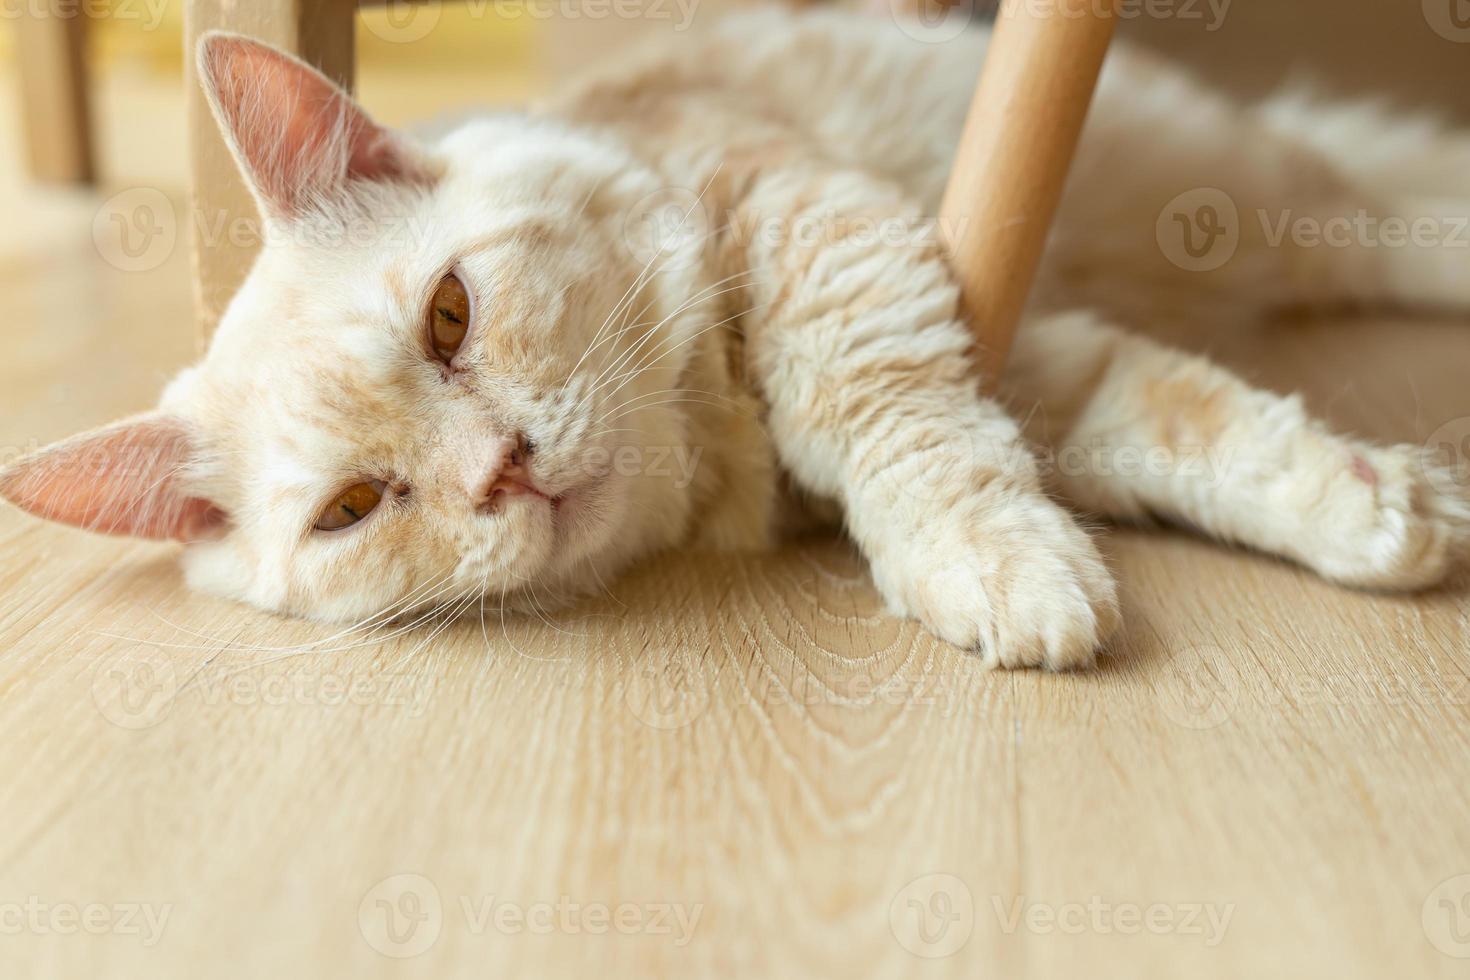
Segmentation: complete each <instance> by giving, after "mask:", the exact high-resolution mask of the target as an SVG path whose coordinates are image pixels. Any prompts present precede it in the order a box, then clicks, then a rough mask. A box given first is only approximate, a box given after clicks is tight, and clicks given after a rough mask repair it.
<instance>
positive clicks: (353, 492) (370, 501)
mask: <svg viewBox="0 0 1470 980" xmlns="http://www.w3.org/2000/svg"><path fill="white" fill-rule="evenodd" d="M387 489H388V488H387V485H386V484H384V483H381V482H379V481H377V480H370V481H368V482H367V483H358V484H356V485H354V486H350V487H348V488H347V489H346V490H343V491H342V492H341V493H340V494H338V495H337V499H336V500H333V501H332V502H331V503H330V504H328V505H327V507H326V509H325V510H323V511H322V513H321V516H320V517H318V518H317V520H316V529H317V530H318V531H340V530H342V528H344V527H351V526H352V525H354V524H356V523H357V522H358V521H360V520H362V519H363V518H364V517H366V516H368V515H369V514H371V513H372V512H373V509H374V508H375V507H377V506H378V504H379V503H381V502H382V500H383V494H384V492H386V490H387Z"/></svg>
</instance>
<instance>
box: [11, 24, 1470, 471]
mask: <svg viewBox="0 0 1470 980" xmlns="http://www.w3.org/2000/svg"><path fill="white" fill-rule="evenodd" d="M240 2H242V3H243V2H248V0H240ZM740 2H746V0H616V6H614V5H613V4H612V3H610V2H607V0H531V3H529V4H528V3H527V2H526V0H465V2H463V3H454V2H449V3H442V4H441V3H438V2H435V0H430V2H425V3H420V4H417V5H413V6H400V7H399V8H397V9H396V10H395V9H384V8H377V9H369V10H366V11H363V12H362V13H360V14H359V20H358V25H357V32H356V42H355V43H356V49H357V61H358V91H359V94H360V96H361V98H362V100H363V101H364V103H365V104H366V105H367V107H368V108H369V109H370V110H371V111H372V112H373V113H374V114H375V115H376V116H377V117H378V118H380V119H381V120H383V121H384V122H387V123H390V124H402V123H405V122H410V121H416V120H424V119H429V118H433V117H435V116H439V115H443V114H446V113H454V112H455V111H456V110H463V109H465V108H468V107H476V106H485V107H495V106H501V107H504V106H515V105H522V104H524V103H525V102H526V101H527V100H529V99H531V98H534V97H535V96H536V95H537V94H538V93H542V92H545V91H546V90H547V89H549V88H550V87H551V86H552V85H554V84H555V82H556V80H557V79H558V78H560V77H562V76H564V75H566V74H568V73H570V72H572V71H575V70H578V69H581V68H584V67H586V65H588V64H589V63H591V62H594V61H596V60H598V59H601V58H609V57H614V56H616V54H617V52H618V51H619V49H620V48H621V46H623V45H624V44H626V43H629V42H631V41H633V40H636V39H638V38H640V37H641V36H643V35H648V34H653V33H657V32H661V31H662V32H677V31H679V30H681V29H685V28H687V27H688V26H689V23H690V21H691V20H694V21H702V20H704V19H707V18H711V17H714V16H717V15H718V14H720V13H721V12H723V11H725V10H728V9H730V8H732V7H734V6H735V5H737V4H738V3H740ZM812 2H815V0H812ZM835 2H841V3H843V4H844V5H848V6H851V7H853V8H858V7H863V6H866V7H867V8H868V13H867V15H868V16H874V15H875V14H874V13H873V12H872V11H873V5H874V4H881V3H883V2H884V0H835ZM892 2H895V3H908V2H916V3H917V2H933V0H892ZM976 2H979V3H982V4H983V3H986V2H988V0H976ZM57 5H60V7H59V8H58V7H57ZM640 5H641V6H640ZM183 8H184V3H183V0H0V214H3V215H4V220H3V221H0V332H3V336H4V337H5V338H6V342H7V345H8V347H7V353H8V354H9V355H10V358H11V368H10V370H9V371H6V372H4V373H3V374H0V382H3V383H4V384H5V386H6V387H7V395H8V396H9V397H8V398H7V399H6V400H7V402H8V403H9V404H8V405H7V406H6V411H5V413H4V414H5V415H7V416H8V422H9V423H10V424H11V425H12V426H13V427H14V428H15V430H16V431H19V432H25V433H27V434H29V436H30V437H36V438H55V437H59V436H62V435H65V434H67V433H68V432H69V431H72V430H73V429H74V428H75V427H76V426H77V425H78V422H79V420H91V419H96V420H101V419H105V418H109V417H112V416H115V415H117V414H118V413H120V412H124V411H131V410H135V409H139V408H143V407H146V406H147V405H148V404H149V403H151V401H152V399H153V397H154V395H155V394H156V392H157V391H158V390H159V388H160V387H161V386H162V384H163V383H164V381H165V380H166V379H167V377H168V376H169V375H170V374H171V373H172V372H173V371H174V370H175V369H176V368H177V367H178V366H179V365H181V364H183V363H185V362H186V361H187V360H189V359H190V358H191V357H192V356H193V354H194V352H195V344H196V340H197V335H196V333H195V331H194V329H193V326H192V322H193V309H194V308H193V299H192V296H191V292H190V290H191V285H190V283H191V278H190V271H189V261H188V248H187V243H186V239H187V235H186V234H185V233H183V232H180V233H179V234H178V236H177V237H178V242H177V244H175V245H173V246H171V248H170V250H169V251H168V252H167V254H166V255H165V256H164V257H163V259H162V260H161V261H159V262H157V263H156V264H151V265H149V266H148V267H147V268H138V267H127V268H120V266H128V263H127V262H120V261H119V258H120V257H119V256H115V255H113V256H109V255H108V254H106V252H107V249H106V247H104V246H103V245H102V244H100V243H99V242H100V239H99V238H98V235H99V234H100V232H99V230H98V228H97V226H96V222H97V221H98V220H99V219H98V216H99V215H101V214H103V212H104V210H105V208H104V206H103V202H107V201H109V200H112V199H113V198H114V196H116V195H119V194H124V193H136V192H137V189H139V188H143V189H146V190H147V192H148V193H153V194H159V195H162V196H164V197H166V198H167V199H168V200H169V201H172V202H181V201H182V200H183V197H184V193H185V190H186V184H187V163H188V159H189V155H188V151H187V143H188V140H187V133H186V126H185V121H186V113H185V105H184V93H183V83H182V70H183V40H182V38H183V26H184V25H183V21H184V13H183ZM37 9H73V10H78V9H79V10H81V11H83V12H84V13H83V16H84V17H85V23H86V28H87V40H86V44H85V63H86V65H87V67H88V70H89V74H90V81H89V84H88V85H87V92H88V94H89V99H90V102H91V108H92V112H91V116H92V126H91V132H92V135H93V143H94V150H95V153H94V156H95V160H96V171H97V181H96V183H95V185H93V186H91V187H85V186H81V187H79V186H73V185H67V184H63V183H54V182H53V183H42V182H37V181H35V180H33V179H31V177H30V172H31V169H32V168H31V167H30V165H29V161H30V154H29V152H28V149H27V147H28V142H27V134H26V132H25V129H26V127H25V126H24V125H23V119H24V114H23V112H22V105H21V103H22V99H21V94H20V86H19V64H18V62H19V61H20V60H22V59H21V55H22V51H21V50H20V45H21V44H22V43H23V42H22V41H21V40H20V39H21V38H23V37H27V36H28V35H26V33H25V29H24V25H25V21H24V18H25V17H26V16H27V15H28V13H29V12H32V11H34V10H37ZM610 9H611V10H614V11H618V12H623V13H624V14H625V16H621V17H619V16H608V15H607V14H608V11H609V10H610ZM640 9H642V10H644V11H647V12H650V13H648V15H646V16H639V15H638V14H637V11H638V10H640ZM597 10H600V11H601V12H602V13H601V15H597V14H596V11H597ZM628 11H633V15H632V16H627V15H626V14H627V12H628ZM1125 11H1127V12H1128V14H1129V16H1127V17H1126V19H1125V20H1124V22H1123V23H1122V25H1121V28H1120V33H1121V35H1122V36H1123V37H1125V38H1128V39H1131V40H1133V41H1135V42H1137V43H1140V44H1143V45H1147V46H1149V47H1151V48H1154V49H1156V50H1158V51H1160V52H1162V53H1165V54H1167V55H1168V56H1170V57H1172V58H1174V59H1176V60H1179V61H1181V62H1184V63H1186V64H1188V65H1190V66H1192V67H1194V68H1195V69H1196V70H1197V71H1198V72H1200V73H1201V74H1202V75H1204V76H1205V77H1207V78H1209V79H1212V80H1213V81H1215V82H1217V83H1218V84H1220V85H1222V86H1224V87H1226V88H1229V89H1231V90H1233V91H1235V92H1237V93H1239V94H1241V95H1242V96H1246V97H1248V96H1251V95H1255V94H1259V93H1260V92H1263V91H1265V90H1267V89H1269V88H1271V87H1273V86H1275V85H1278V84H1281V83H1283V82H1295V83H1307V84H1312V85H1315V86H1317V87H1318V88H1319V89H1321V90H1323V91H1325V92H1327V93H1329V94H1333V95H1338V96H1367V97H1373V98H1383V99H1387V100H1390V101H1391V102H1393V103H1395V104H1398V105H1402V106H1405V107H1416V108H1419V107H1429V108H1433V109H1435V110H1437V111H1439V112H1441V113H1443V114H1444V115H1446V116H1447V117H1449V118H1452V119H1456V120H1458V121H1460V122H1462V123H1466V124H1470V0H1292V2H1270V0H1125ZM978 15H979V16H984V11H983V9H982V10H981V11H980V12H979V14H978ZM854 16H857V13H856V11H854ZM32 43H33V42H32ZM53 96H54V93H53ZM31 115H32V116H33V117H35V116H36V115H37V113H36V112H32V113H31ZM40 117H41V119H42V126H44V125H45V122H44V121H45V118H46V116H45V111H44V108H43V111H42V112H41V113H40ZM119 324H127V325H128V326H127V327H126V328H120V327H119V326H118V325H119ZM143 324H147V325H148V327H147V329H146V332H140V331H142V330H143V328H142V325H143ZM22 448H24V447H22Z"/></svg>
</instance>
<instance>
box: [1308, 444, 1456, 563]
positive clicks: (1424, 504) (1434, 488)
mask: <svg viewBox="0 0 1470 980" xmlns="http://www.w3.org/2000/svg"><path fill="white" fill-rule="evenodd" d="M1324 511H1325V513H1324V515H1323V516H1324V519H1325V521H1324V522H1325V523H1327V524H1329V525H1331V531H1332V534H1331V536H1330V543H1329V544H1327V545H1326V546H1325V547H1323V548H1322V549H1321V552H1320V553H1319V554H1316V555H1313V556H1311V560H1310V561H1309V564H1311V565H1313V566H1314V567H1315V568H1316V569H1317V570H1318V571H1319V572H1321V573H1322V574H1323V575H1324V576H1326V577H1327V578H1330V579H1333V580H1335V581H1338V582H1341V583H1343V584H1345V585H1352V586H1357V587H1360V588H1371V589H1389V590H1411V589H1422V588H1427V587H1429V586H1432V585H1435V584H1437V583H1438V582H1440V581H1442V580H1443V579H1444V578H1445V577H1446V576H1447V575H1448V574H1449V573H1450V571H1451V570H1452V569H1453V568H1454V567H1455V566H1456V565H1457V564H1458V563H1459V562H1460V561H1461V560H1463V559H1464V558H1465V556H1466V553H1467V549H1470V493H1467V481H1466V473H1465V472H1464V468H1463V467H1460V468H1459V469H1456V468H1452V467H1450V466H1447V465H1445V464H1444V463H1443V462H1442V461H1436V460H1434V459H1431V458H1428V457H1426V456H1425V455H1424V454H1423V453H1421V452H1420V451H1419V450H1418V449H1416V448H1414V447H1410V446H1394V447H1388V448H1378V447H1363V448H1360V449H1359V450H1358V451H1356V452H1355V453H1354V454H1353V456H1352V459H1351V460H1350V461H1349V464H1348V466H1347V467H1346V472H1345V473H1344V475H1343V476H1341V477H1340V478H1339V479H1338V481H1337V482H1336V483H1335V484H1334V486H1333V489H1332V491H1331V493H1330V495H1329V499H1327V500H1326V501H1324Z"/></svg>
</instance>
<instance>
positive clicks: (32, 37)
mask: <svg viewBox="0 0 1470 980" xmlns="http://www.w3.org/2000/svg"><path fill="white" fill-rule="evenodd" d="M45 6H46V5H43V4H30V5H28V6H27V7H26V10H27V12H26V13H24V14H22V15H21V16H20V17H19V18H18V19H17V20H16V41H17V45H16V54H17V59H18V61H19V63H20V84H21V113H22V116H23V117H24V125H25V134H26V137H25V138H26V150H27V154H28V157H29V162H30V170H31V175H32V176H33V177H35V178H36V179H37V180H45V181H54V182H57V183H87V182H90V181H91V180H92V179H93V178H94V177H95V175H96V172H95V167H94V161H93V157H92V125H91V115H90V113H89V111H88V100H87V63H86V53H85V48H86V43H87V18H86V17H85V16H84V15H83V14H82V12H81V11H80V10H71V11H67V12H66V15H63V14H62V13H61V12H59V11H56V10H52V11H50V12H47V11H46V10H44V9H42V8H43V7H45ZM53 6H54V5H53Z"/></svg>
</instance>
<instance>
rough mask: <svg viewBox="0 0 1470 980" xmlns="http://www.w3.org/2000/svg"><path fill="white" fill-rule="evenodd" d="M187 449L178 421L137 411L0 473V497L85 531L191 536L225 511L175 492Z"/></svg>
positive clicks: (211, 526) (204, 531) (216, 523)
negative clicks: (127, 418) (136, 414)
mask: <svg viewBox="0 0 1470 980" xmlns="http://www.w3.org/2000/svg"><path fill="white" fill-rule="evenodd" d="M191 454H192V445H191V440H190V438H189V435H188V432H187V430H186V428H185V426H184V425H183V423H181V422H179V421H177V420H175V419H172V418H169V417H167V416H163V415H148V416H140V417H139V418H136V419H131V420H127V421H124V422H119V423H117V424H115V425H111V426H108V427H106V428H103V429H98V430H95V431H93V432H87V433H83V434H82V435H79V436H76V437H74V438H72V439H68V440H66V441H65V442H61V443H58V444H57V445H55V446H51V447H49V448H47V449H44V450H42V451H41V452H39V453H36V454H34V455H32V456H28V457H26V458H25V459H22V460H20V461H19V462H17V463H16V464H14V465H13V466H11V467H9V468H7V469H5V470H4V471H0V496H4V497H5V498H6V499H7V500H9V501H11V502H12V503H14V504H15V505H16V506H18V507H20V508H22V509H24V510H26V511H29V512H30V513H32V514H35V515H36V516H37V517H44V518H46V519H47V520H52V521H59V522H61V523H63V524H70V525H72V526H73V527H80V528H84V529H86V530H89V531H98V532H101V533H103V534H126V535H132V536H134V537H140V538H154V539H167V538H172V539H177V540H181V541H189V540H195V539H198V538H202V537H206V536H208V535H209V534H211V533H213V532H214V531H215V530H217V529H218V528H219V527H220V526H221V525H222V524H223V523H224V521H225V514H224V512H223V511H221V510H220V509H219V508H217V507H215V506H214V505H213V504H211V503H210V502H209V501H207V500H202V499H200V498H198V497H195V496H192V495H190V494H188V493H187V492H186V491H185V490H184V489H183V482H184V481H183V469H184V467H185V466H187V465H188V463H189V460H190V458H191Z"/></svg>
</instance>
